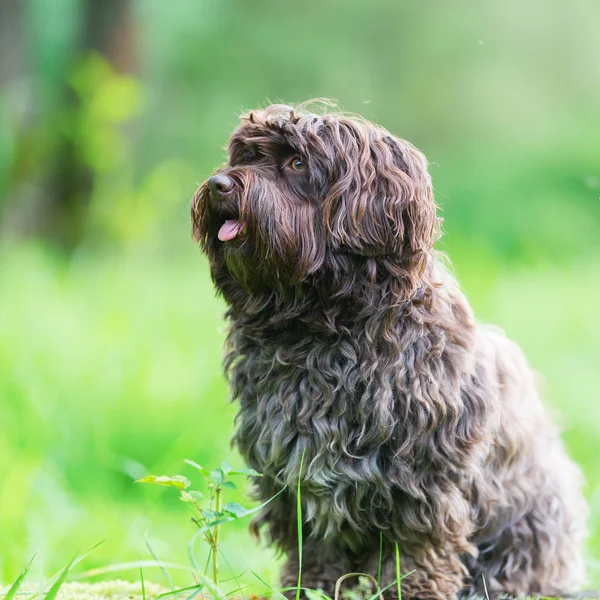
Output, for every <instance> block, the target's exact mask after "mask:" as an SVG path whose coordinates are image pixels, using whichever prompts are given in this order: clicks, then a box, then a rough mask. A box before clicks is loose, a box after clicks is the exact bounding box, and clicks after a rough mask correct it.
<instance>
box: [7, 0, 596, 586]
mask: <svg viewBox="0 0 600 600" xmlns="http://www.w3.org/2000/svg"><path fill="white" fill-rule="evenodd" d="M599 23H600V4H598V2H597V0H577V2H573V1H572V0H553V1H552V2H548V1H547V0H526V1H522V0H505V1H504V2H491V1H486V2H481V1H475V0H468V1H467V0H456V1H454V2H440V1H439V0H422V1H420V2H416V1H414V2H401V1H400V0H394V1H391V0H390V1H387V0H370V1H368V2H367V1H363V2H357V1H353V0H344V1H341V0H340V1H330V0H321V1H319V2H317V1H315V0H304V1H303V2H297V3H291V2H290V3H288V2H281V1H279V2H277V1H272V2H268V1H265V0H238V1H234V0H196V1H192V0H176V1H175V0H174V1H171V2H162V1H160V0H136V1H133V0H0V240H1V241H0V580H4V581H9V580H11V579H14V577H16V575H17V573H18V572H19V571H20V569H21V568H22V567H23V565H24V563H25V562H26V560H27V559H28V558H29V557H30V556H31V554H32V553H33V552H34V550H35V549H36V548H42V549H43V550H44V560H43V565H42V564H40V565H39V566H37V567H35V568H34V570H35V569H37V572H38V573H40V572H43V573H45V574H46V575H48V574H50V573H52V572H53V571H54V570H56V569H58V568H60V567H61V566H62V565H64V564H65V563H66V562H67V561H68V560H69V559H70V558H71V557H72V555H73V554H74V553H75V552H76V551H77V550H83V549H85V548H86V547H89V546H91V545H92V544H94V543H96V542H98V541H100V540H106V542H105V544H104V545H103V546H101V547H100V548H99V549H97V550H96V551H95V552H94V553H93V554H92V555H91V556H90V557H89V558H88V559H86V562H85V565H86V567H94V566H102V565H107V564H111V563H116V562H123V561H130V560H137V559H140V558H149V555H148V552H147V549H146V547H145V541H144V537H145V534H146V532H147V534H148V537H149V539H150V540H151V543H152V545H153V547H154V548H155V550H156V551H157V552H158V554H159V555H160V556H161V558H162V559H163V560H165V561H170V562H179V563H185V562H186V561H187V559H186V544H187V541H188V539H189V537H190V536H191V534H192V533H193V531H194V529H193V525H192V524H191V523H190V522H189V520H188V516H189V515H188V513H187V512H186V507H185V506H184V505H183V503H181V502H179V501H178V500H177V497H176V494H175V493H174V492H173V490H168V489H166V490H160V489H153V488H149V489H146V488H143V487H142V486H136V485H134V484H133V480H134V479H135V478H136V477H139V476H141V475H143V474H146V473H147V472H152V473H157V474H163V473H165V474H167V473H168V474H174V473H183V474H186V475H188V476H192V475H193V474H192V473H191V472H190V471H189V470H187V469H188V468H187V467H183V465H182V460H183V459H184V458H190V459H194V460H196V461H198V462H200V463H202V464H204V465H206V466H209V467H213V466H216V465H218V464H219V463H220V461H221V460H224V459H227V460H229V462H231V463H232V464H233V465H235V466H240V465H241V461H240V459H239V458H238V457H237V456H235V454H234V453H232V451H231V450H230V449H229V441H228V440H229V437H230V433H231V430H232V421H233V416H234V414H235V407H233V406H230V405H229V404H227V402H226V398H227V391H226V387H225V385H224V382H223V377H222V374H221V368H220V353H221V344H222V340H223V323H222V314H223V311H224V306H223V304H222V302H221V301H220V300H219V299H215V297H214V293H213V289H212V286H211V283H210V280H209V275H208V270H207V265H206V262H205V260H204V258H203V257H202V256H201V255H200V253H199V252H198V250H197V248H195V246H194V244H193V243H192V242H191V240H190V234H189V231H190V227H189V216H188V212H189V210H188V207H189V200H190V197H191V195H192V193H193V192H194V190H195V188H196V185H197V184H198V183H199V182H200V181H201V180H203V179H204V178H205V177H206V176H207V175H208V174H209V173H211V171H212V170H213V169H214V167H216V166H217V165H219V164H220V163H221V162H222V160H223V158H224V151H223V146H224V145H225V144H226V141H227V138H228V135H229V132H230V131H231V129H232V128H233V127H234V126H235V124H236V121H237V115H238V114H239V113H240V112H241V111H242V110H243V109H244V108H252V107H255V106H257V105H264V104H265V103H266V102H267V101H276V100H285V101H287V102H300V101H303V100H306V99H308V98H312V97H329V98H334V99H336V100H338V101H339V103H340V106H341V107H342V108H343V109H345V110H349V111H352V112H358V113H362V114H363V115H365V116H366V117H368V118H371V119H373V120H376V121H378V122H379V123H381V124H383V125H384V126H386V127H387V128H388V129H390V130H391V131H392V132H394V133H395V134H397V135H400V136H402V137H405V138H407V139H409V140H411V141H412V142H413V143H414V144H416V145H417V146H418V147H419V148H421V149H422V150H423V151H424V152H425V153H426V155H427V156H428V157H429V159H430V161H431V163H432V165H431V171H432V174H433V179H434V184H435V189H436V194H437V200H438V203H439V204H440V206H441V209H442V215H443V217H444V218H445V226H444V229H445V236H444V238H443V242H442V244H441V245H442V247H443V248H444V250H446V251H447V252H448V253H449V255H450V257H451V258H452V260H453V262H454V265H455V269H456V273H457V276H458V278H459V280H460V281H461V283H462V285H463V287H464V289H465V291H466V292H467V294H468V296H469V298H470V300H471V302H472V304H473V305H474V307H475V310H476V312H477V315H478V317H479V318H480V319H481V320H485V321H491V322H495V323H497V324H499V325H501V326H502V327H504V328H505V329H506V331H507V333H508V334H509V336H511V337H512V338H513V339H515V340H517V341H518V342H519V343H520V344H521V345H522V347H523V348H524V350H525V351H526V353H527V355H528V357H529V359H530V361H531V363H532V365H533V367H534V368H535V369H536V370H538V371H539V372H540V373H541V375H542V377H543V379H544V383H543V384H542V385H543V388H544V395H545V397H546V398H547V402H548V403H549V404H550V405H551V406H552V407H554V408H555V409H556V411H557V413H558V415H559V417H558V418H559V419H560V421H561V423H562V424H563V427H564V431H565V434H564V435H565V439H566V441H567V444H568V446H569V449H570V451H571V453H572V455H573V456H574V457H575V458H576V459H577V461H579V463H580V464H581V466H582V468H583V470H584V472H585V475H586V478H587V481H588V485H587V488H586V494H587V496H588V498H589V501H590V504H591V518H590V531H591V535H590V539H589V544H588V564H589V573H590V580H591V581H590V582H591V583H592V584H594V583H595V584H596V585H598V584H600V568H599V565H598V562H597V558H598V557H600V459H598V455H599V452H600V397H599V396H600V393H599V389H600V376H599V359H600V321H599V319H598V316H597V310H598V308H597V300H596V299H597V298H598V297H600V268H599V265H600V263H599V258H600V243H599V238H600V147H599V143H598V140H599V136H598V131H599V130H600V39H599V37H598V24H599ZM233 499H237V498H233ZM224 545H225V553H226V555H227V558H228V560H229V562H230V563H231V566H232V568H233V569H234V571H236V572H238V573H239V572H240V571H243V570H244V569H245V568H247V567H251V568H253V569H255V570H257V571H258V572H260V573H261V574H262V575H263V576H264V577H266V578H268V579H270V580H272V581H273V580H275V578H276V572H277V568H276V567H277V560H276V559H275V558H274V557H273V556H272V554H271V553H270V552H269V551H267V550H260V549H258V548H257V547H256V545H255V543H254V542H253V541H251V539H250V538H249V536H248V535H247V534H246V531H245V525H242V524H239V525H235V526H230V527H226V528H225V532H224ZM120 575H121V576H125V577H133V578H135V577H137V576H138V573H137V572H136V571H128V572H124V573H121V574H120ZM147 577H151V578H154V579H155V580H159V579H160V574H159V573H158V572H154V573H152V574H147Z"/></svg>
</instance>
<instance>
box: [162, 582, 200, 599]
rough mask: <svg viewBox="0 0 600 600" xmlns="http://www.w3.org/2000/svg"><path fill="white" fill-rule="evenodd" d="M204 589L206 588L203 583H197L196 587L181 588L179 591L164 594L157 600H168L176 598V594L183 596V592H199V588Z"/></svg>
mask: <svg viewBox="0 0 600 600" xmlns="http://www.w3.org/2000/svg"><path fill="white" fill-rule="evenodd" d="M202 587H204V586H203V585H202V584H201V583H196V584H194V585H189V586H187V587H184V588H180V589H178V590H172V591H170V592H164V593H163V594H160V595H158V596H157V597H156V600H159V599H160V598H168V597H169V596H174V595H175V594H181V593H182V592H189V591H191V590H197V589H198V588H202Z"/></svg>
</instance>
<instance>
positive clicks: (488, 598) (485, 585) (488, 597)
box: [481, 573, 490, 600]
mask: <svg viewBox="0 0 600 600" xmlns="http://www.w3.org/2000/svg"><path fill="white" fill-rule="evenodd" d="M481 579H482V580H483V589H484V591H485V597H486V598H487V600H490V596H489V594H488V591H487V584H486V582H485V575H484V574H483V573H482V574H481Z"/></svg>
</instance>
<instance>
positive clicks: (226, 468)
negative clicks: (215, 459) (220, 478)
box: [221, 460, 233, 477]
mask: <svg viewBox="0 0 600 600" xmlns="http://www.w3.org/2000/svg"><path fill="white" fill-rule="evenodd" d="M232 469H233V467H232V466H231V465H230V464H229V463H228V462H227V461H226V460H224V461H223V462H222V463H221V471H223V475H225V477H227V475H229V473H231V470H232Z"/></svg>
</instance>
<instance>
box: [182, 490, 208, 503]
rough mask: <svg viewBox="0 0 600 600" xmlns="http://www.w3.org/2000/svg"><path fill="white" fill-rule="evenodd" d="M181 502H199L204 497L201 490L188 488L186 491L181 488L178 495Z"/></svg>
mask: <svg viewBox="0 0 600 600" xmlns="http://www.w3.org/2000/svg"><path fill="white" fill-rule="evenodd" d="M179 499H180V500H182V501H183V502H192V503H194V504H199V503H200V504H201V503H202V500H203V499H204V494H203V493H202V492H197V491H196V490H190V491H189V492H186V491H185V490H181V496H180V497H179Z"/></svg>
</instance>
